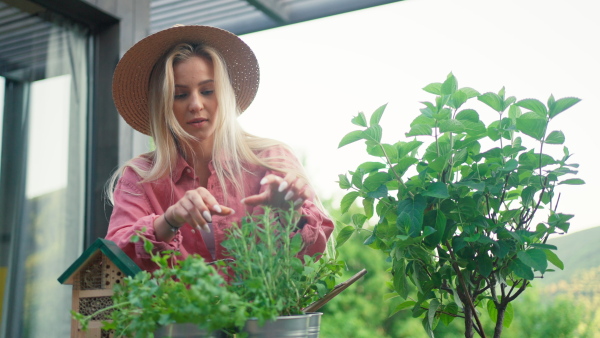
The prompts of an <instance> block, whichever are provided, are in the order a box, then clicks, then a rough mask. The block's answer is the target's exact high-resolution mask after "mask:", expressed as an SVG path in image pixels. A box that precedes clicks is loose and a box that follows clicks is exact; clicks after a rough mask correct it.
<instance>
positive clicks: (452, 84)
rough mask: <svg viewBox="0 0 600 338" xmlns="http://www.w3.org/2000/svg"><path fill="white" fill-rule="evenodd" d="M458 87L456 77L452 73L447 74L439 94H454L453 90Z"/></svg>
mask: <svg viewBox="0 0 600 338" xmlns="http://www.w3.org/2000/svg"><path fill="white" fill-rule="evenodd" d="M457 89H458V82H457V81H456V77H454V75H453V74H452V73H450V74H448V77H447V78H446V81H444V83H442V87H441V94H442V95H450V94H454V92H455V91H456V90H457Z"/></svg>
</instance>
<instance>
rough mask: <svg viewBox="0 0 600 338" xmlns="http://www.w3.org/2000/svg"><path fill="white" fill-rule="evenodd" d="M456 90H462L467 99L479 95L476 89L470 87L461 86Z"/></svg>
mask: <svg viewBox="0 0 600 338" xmlns="http://www.w3.org/2000/svg"><path fill="white" fill-rule="evenodd" d="M458 91H460V92H463V93H464V94H465V95H467V99H470V98H473V97H477V96H479V95H481V94H480V93H479V92H478V91H476V90H475V89H473V88H470V87H463V88H461V89H459V90H458Z"/></svg>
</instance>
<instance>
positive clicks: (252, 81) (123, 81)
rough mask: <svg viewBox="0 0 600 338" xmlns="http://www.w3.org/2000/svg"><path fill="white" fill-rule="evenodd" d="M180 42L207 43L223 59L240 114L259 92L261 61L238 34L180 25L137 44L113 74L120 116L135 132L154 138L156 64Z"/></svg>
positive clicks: (114, 95) (114, 98) (212, 28)
mask: <svg viewBox="0 0 600 338" xmlns="http://www.w3.org/2000/svg"><path fill="white" fill-rule="evenodd" d="M180 43H191V44H199V43H202V44H206V45H208V46H211V47H213V48H215V49H216V50H217V51H218V52H219V53H220V54H221V56H222V57H223V59H224V61H225V64H226V66H227V71H228V73H229V78H230V80H231V85H232V86H233V91H234V92H235V96H236V101H237V105H238V108H239V110H240V112H243V111H244V110H246V109H247V108H248V106H250V103H252V100H254V97H255V96H256V92H257V91H258V83H259V80H260V72H259V68H258V61H257V60H256V56H255V55H254V53H253V52H252V50H251V49H250V47H249V46H248V45H247V44H246V43H245V42H244V41H242V40H241V39H240V38H239V37H237V36H236V35H235V34H233V33H230V32H228V31H226V30H223V29H220V28H216V27H210V26H177V27H172V28H168V29H165V30H162V31H160V32H157V33H155V34H152V35H149V36H148V37H146V38H144V39H142V40H140V41H139V42H137V43H136V44H135V45H133V47H131V48H130V49H129V50H128V51H127V52H126V53H125V55H123V57H122V58H121V60H120V61H119V63H118V64H117V67H116V69H115V73H114V75H113V84H112V91H113V100H114V102H115V106H116V107H117V110H118V111H119V114H121V116H122V117H123V119H124V120H125V122H127V123H128V124H129V125H130V126H131V127H133V128H134V129H135V130H137V131H139V132H141V133H143V134H146V135H150V121H149V108H148V84H149V80H150V73H151V72H152V69H153V67H154V65H155V64H156V62H157V61H158V60H159V59H160V58H161V57H162V56H163V55H164V54H165V53H166V52H167V51H169V50H170V49H171V48H173V47H174V46H176V45H178V44H180Z"/></svg>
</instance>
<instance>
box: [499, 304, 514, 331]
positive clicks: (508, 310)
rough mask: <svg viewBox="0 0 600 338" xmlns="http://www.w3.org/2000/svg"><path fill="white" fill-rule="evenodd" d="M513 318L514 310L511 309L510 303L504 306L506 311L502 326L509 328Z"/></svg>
mask: <svg viewBox="0 0 600 338" xmlns="http://www.w3.org/2000/svg"><path fill="white" fill-rule="evenodd" d="M514 317H515V310H514V309H513V306H512V303H508V304H506V311H504V321H503V322H502V326H504V327H505V328H509V327H510V324H511V323H512V321H513V318H514Z"/></svg>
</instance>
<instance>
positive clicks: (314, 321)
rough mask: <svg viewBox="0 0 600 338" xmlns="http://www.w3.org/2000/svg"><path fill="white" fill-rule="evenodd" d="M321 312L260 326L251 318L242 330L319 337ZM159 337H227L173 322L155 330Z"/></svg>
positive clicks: (257, 335) (263, 337) (276, 337)
mask: <svg viewBox="0 0 600 338" xmlns="http://www.w3.org/2000/svg"><path fill="white" fill-rule="evenodd" d="M322 315H323V313H321V312H312V313H307V314H305V315H297V316H281V317H277V319H275V320H274V321H269V322H266V323H265V325H263V326H259V325H258V320H257V319H249V320H248V321H247V322H246V325H245V326H244V328H243V330H242V332H245V333H246V334H248V337H250V338H286V337H289V338H318V337H319V332H320V330H321V316H322ZM154 336H155V337H157V338H163V337H172V338H226V337H231V336H228V335H227V334H226V333H225V332H222V331H214V332H207V331H205V330H202V329H200V328H199V327H198V325H196V324H171V325H167V326H164V327H161V328H160V329H158V330H156V331H155V332H154Z"/></svg>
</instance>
